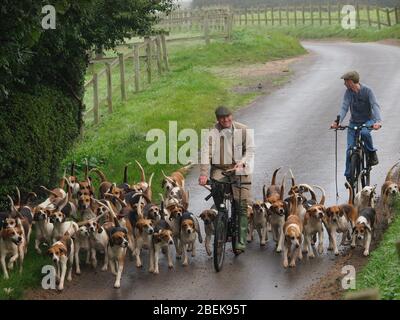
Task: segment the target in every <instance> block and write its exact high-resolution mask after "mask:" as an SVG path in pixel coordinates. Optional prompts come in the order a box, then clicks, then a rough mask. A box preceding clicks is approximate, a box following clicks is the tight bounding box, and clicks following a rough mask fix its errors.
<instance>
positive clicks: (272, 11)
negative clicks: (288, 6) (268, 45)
mask: <svg viewBox="0 0 400 320" xmlns="http://www.w3.org/2000/svg"><path fill="white" fill-rule="evenodd" d="M271 23H272V25H274V7H271Z"/></svg>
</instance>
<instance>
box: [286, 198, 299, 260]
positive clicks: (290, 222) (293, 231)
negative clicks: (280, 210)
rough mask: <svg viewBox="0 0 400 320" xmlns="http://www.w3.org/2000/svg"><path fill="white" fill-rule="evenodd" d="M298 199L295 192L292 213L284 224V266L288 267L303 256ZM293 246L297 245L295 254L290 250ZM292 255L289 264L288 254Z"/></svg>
mask: <svg viewBox="0 0 400 320" xmlns="http://www.w3.org/2000/svg"><path fill="white" fill-rule="evenodd" d="M297 199H298V195H297V194H293V196H292V200H291V211H290V214H289V216H288V218H287V220H286V222H285V224H284V226H283V233H282V236H283V237H284V241H283V243H284V249H283V267H284V268H287V267H288V266H290V267H295V266H296V259H297V258H299V259H300V260H301V259H302V258H303V255H302V251H301V245H302V242H303V223H302V222H301V219H300V217H299V216H298V215H297V211H296V207H297ZM292 246H294V247H295V249H294V252H293V254H292V255H291V253H290V251H291V249H292ZM289 255H291V261H290V264H288V256H289Z"/></svg>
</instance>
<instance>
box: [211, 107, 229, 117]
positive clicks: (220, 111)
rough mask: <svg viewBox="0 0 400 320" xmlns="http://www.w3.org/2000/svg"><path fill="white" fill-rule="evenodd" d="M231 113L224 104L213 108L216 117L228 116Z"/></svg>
mask: <svg viewBox="0 0 400 320" xmlns="http://www.w3.org/2000/svg"><path fill="white" fill-rule="evenodd" d="M231 114H232V111H231V110H229V109H228V108H227V107H224V106H219V107H218V108H217V109H215V116H216V117H217V118H218V117H225V116H230V115H231Z"/></svg>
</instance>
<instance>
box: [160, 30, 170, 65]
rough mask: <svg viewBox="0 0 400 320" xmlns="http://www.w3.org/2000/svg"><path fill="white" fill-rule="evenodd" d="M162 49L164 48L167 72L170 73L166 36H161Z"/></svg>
mask: <svg viewBox="0 0 400 320" xmlns="http://www.w3.org/2000/svg"><path fill="white" fill-rule="evenodd" d="M161 47H162V52H163V58H164V64H165V70H167V71H169V64H168V54H167V40H166V39H165V34H162V35H161Z"/></svg>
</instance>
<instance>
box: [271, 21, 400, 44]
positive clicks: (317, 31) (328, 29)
mask: <svg viewBox="0 0 400 320" xmlns="http://www.w3.org/2000/svg"><path fill="white" fill-rule="evenodd" d="M267 29H270V30H276V31H278V32H282V33H284V34H286V35H290V36H293V37H296V38H299V39H326V38H345V39H350V40H354V41H360V42H365V41H378V40H384V39H400V25H395V26H392V27H385V28H382V29H378V28H376V27H363V28H356V29H348V30H346V29H343V28H342V27H341V26H339V25H335V26H318V27H317V26H309V25H307V26H296V27H294V26H282V27H279V26H275V27H268V28H267Z"/></svg>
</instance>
